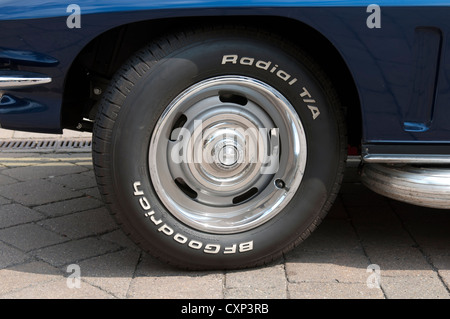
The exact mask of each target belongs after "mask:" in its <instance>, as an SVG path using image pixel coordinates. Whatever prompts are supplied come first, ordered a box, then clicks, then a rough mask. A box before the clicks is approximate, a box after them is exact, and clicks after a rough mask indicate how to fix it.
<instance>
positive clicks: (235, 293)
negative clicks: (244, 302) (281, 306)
mask: <svg viewBox="0 0 450 319" xmlns="http://www.w3.org/2000/svg"><path fill="white" fill-rule="evenodd" d="M225 288H226V294H225V298H229V299H248V298H250V299H267V298H270V299H285V298H287V289H286V273H285V270H284V265H283V264H275V265H271V266H267V267H263V268H257V269H250V270H242V271H233V272H228V273H227V274H226V276H225Z"/></svg>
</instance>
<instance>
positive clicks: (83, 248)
mask: <svg viewBox="0 0 450 319" xmlns="http://www.w3.org/2000/svg"><path fill="white" fill-rule="evenodd" d="M119 249H120V246H118V245H116V244H114V243H111V242H109V241H105V240H99V239H96V238H84V239H79V240H74V241H69V242H65V243H62V244H59V245H54V246H51V247H47V248H43V249H39V250H37V251H35V252H34V253H33V254H34V255H35V256H36V257H37V258H39V259H41V260H43V261H45V262H48V263H49V264H51V265H53V266H55V267H61V266H64V265H68V264H75V263H79V262H81V261H83V260H85V259H87V258H92V257H97V256H100V255H103V254H106V253H109V252H114V251H117V250H119Z"/></svg>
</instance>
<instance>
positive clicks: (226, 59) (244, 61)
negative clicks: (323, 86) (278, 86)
mask: <svg viewBox="0 0 450 319" xmlns="http://www.w3.org/2000/svg"><path fill="white" fill-rule="evenodd" d="M255 60H256V59H255V58H252V57H241V58H239V56H238V55H237V54H229V55H224V56H223V57H222V64H227V63H230V64H240V65H245V66H255V67H256V68H258V69H262V70H265V71H269V72H270V73H273V74H275V75H276V76H277V77H278V78H280V79H281V80H283V81H285V82H287V83H288V84H289V85H293V84H294V83H296V82H297V81H298V79H297V78H295V77H294V78H293V77H292V76H291V74H289V73H288V72H286V71H284V70H282V69H279V66H278V64H273V63H272V61H263V60H258V61H256V62H255ZM271 66H272V67H271ZM269 69H270V70H269ZM299 95H300V97H301V98H302V99H303V102H304V103H306V107H307V108H308V109H309V110H310V111H311V115H312V118H313V120H315V119H316V118H317V117H318V116H319V115H320V110H319V107H317V105H315V104H316V100H314V99H313V98H312V96H311V94H310V93H309V92H308V90H307V89H306V88H305V87H302V88H301V93H300V94H299Z"/></svg>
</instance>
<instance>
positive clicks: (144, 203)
mask: <svg viewBox="0 0 450 319" xmlns="http://www.w3.org/2000/svg"><path fill="white" fill-rule="evenodd" d="M141 185H142V184H141V182H139V181H137V182H134V183H133V195H134V196H135V197H138V203H139V206H141V208H142V209H143V211H144V216H145V217H146V218H148V219H150V221H151V222H152V223H153V224H154V225H155V226H159V225H161V224H162V225H161V226H159V227H158V228H157V231H158V232H159V233H161V234H164V235H166V236H169V237H171V238H172V239H173V240H175V241H176V242H177V243H179V244H181V245H185V244H187V247H189V248H191V249H194V250H201V249H202V248H203V252H204V253H205V254H219V253H221V252H222V254H235V253H245V252H248V251H251V250H253V240H251V241H248V242H242V243H236V244H233V245H231V246H229V247H222V246H221V245H220V244H211V243H206V244H204V243H202V242H201V241H198V240H194V239H189V238H188V237H187V236H185V235H182V234H180V233H175V231H174V229H173V228H172V227H170V226H169V225H167V224H166V223H164V221H163V220H162V219H157V218H156V217H155V212H154V211H153V209H152V206H151V204H150V201H149V200H148V199H147V197H146V196H145V193H144V191H143V190H142V189H141Z"/></svg>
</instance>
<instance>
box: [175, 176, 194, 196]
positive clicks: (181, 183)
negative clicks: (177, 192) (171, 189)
mask: <svg viewBox="0 0 450 319" xmlns="http://www.w3.org/2000/svg"><path fill="white" fill-rule="evenodd" d="M175 184H176V185H177V186H178V188H179V189H181V191H182V192H183V193H185V194H186V195H187V196H189V197H190V198H192V199H195V198H197V196H198V194H197V192H196V191H194V190H193V189H192V188H190V187H189V185H188V184H186V182H185V181H184V179H182V178H181V177H178V178H176V179H175Z"/></svg>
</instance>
